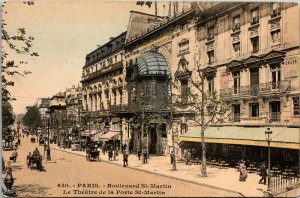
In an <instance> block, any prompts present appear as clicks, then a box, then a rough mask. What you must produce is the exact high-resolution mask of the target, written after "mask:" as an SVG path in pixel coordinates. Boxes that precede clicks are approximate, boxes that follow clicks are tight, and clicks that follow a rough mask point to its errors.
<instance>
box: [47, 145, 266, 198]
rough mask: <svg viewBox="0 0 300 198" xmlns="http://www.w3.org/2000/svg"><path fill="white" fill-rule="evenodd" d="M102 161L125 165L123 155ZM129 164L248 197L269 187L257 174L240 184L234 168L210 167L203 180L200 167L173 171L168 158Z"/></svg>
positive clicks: (131, 160)
mask: <svg viewBox="0 0 300 198" xmlns="http://www.w3.org/2000/svg"><path fill="white" fill-rule="evenodd" d="M52 148H53V149H56V150H61V151H65V152H68V153H73V154H77V155H80V156H84V157H85V152H82V151H72V150H71V149H61V148H59V147H57V146H52ZM101 160H102V161H105V162H108V163H112V164H116V165H120V166H122V165H123V158H122V154H119V156H118V159H117V161H108V156H107V153H106V155H103V154H102V153H101ZM128 164H129V166H128V167H129V168H134V169H138V170H142V171H146V172H150V173H155V174H159V175H164V176H167V177H172V178H175V179H180V180H185V181H188V182H192V183H197V184H201V185H206V186H213V187H216V188H221V189H227V190H229V191H233V192H238V193H240V195H243V196H246V197H263V195H264V194H263V191H266V190H267V185H263V184H258V181H259V179H260V177H259V175H257V174H255V173H249V174H248V178H247V181H245V182H240V181H239V179H238V178H239V173H238V172H237V171H236V170H235V169H234V168H228V169H219V168H213V167H209V166H208V167H207V173H208V177H206V178H203V177H201V176H200V166H199V165H191V166H189V165H185V164H184V163H177V164H176V166H177V170H176V171H172V170H171V165H170V157H168V156H150V159H148V164H143V165H142V161H139V160H138V158H137V156H136V155H134V154H131V155H129V157H128Z"/></svg>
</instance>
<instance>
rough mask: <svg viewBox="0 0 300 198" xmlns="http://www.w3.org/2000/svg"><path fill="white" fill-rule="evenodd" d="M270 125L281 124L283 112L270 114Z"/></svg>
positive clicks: (268, 115) (268, 114) (268, 119)
mask: <svg viewBox="0 0 300 198" xmlns="http://www.w3.org/2000/svg"><path fill="white" fill-rule="evenodd" d="M266 121H267V122H268V123H272V122H280V121H281V112H269V113H267V120H266Z"/></svg>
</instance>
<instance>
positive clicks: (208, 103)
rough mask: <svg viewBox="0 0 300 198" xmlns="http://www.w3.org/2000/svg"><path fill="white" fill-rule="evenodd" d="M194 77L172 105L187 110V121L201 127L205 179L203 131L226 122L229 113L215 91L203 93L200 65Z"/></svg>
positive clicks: (202, 170) (202, 167) (202, 75)
mask: <svg viewBox="0 0 300 198" xmlns="http://www.w3.org/2000/svg"><path fill="white" fill-rule="evenodd" d="M195 77H196V78H194V79H191V85H192V86H189V87H188V88H187V89H186V90H183V91H184V93H183V95H181V96H178V95H177V97H178V98H179V99H181V101H178V100H177V102H176V103H175V104H174V105H175V106H176V107H177V108H179V109H185V110H186V109H188V110H189V111H190V114H188V115H187V119H190V120H193V121H194V122H196V123H197V124H198V125H200V126H201V147H202V151H201V152H202V163H201V164H202V166H201V175H202V177H207V172H206V144H205V130H206V129H208V128H209V127H211V126H212V125H214V124H216V123H220V122H223V121H224V120H226V119H227V118H228V117H229V116H230V115H231V112H229V109H228V108H227V107H226V105H224V104H223V103H222V101H221V100H220V99H219V98H218V94H217V92H216V91H212V92H210V93H207V92H205V89H204V79H205V71H204V70H203V69H201V68H200V65H196V75H195ZM197 79H199V80H197ZM177 88H178V87H177ZM185 96H187V98H188V99H189V101H188V102H186V101H184V100H182V99H183V98H185Z"/></svg>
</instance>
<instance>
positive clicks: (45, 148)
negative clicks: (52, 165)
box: [43, 142, 47, 159]
mask: <svg viewBox="0 0 300 198" xmlns="http://www.w3.org/2000/svg"><path fill="white" fill-rule="evenodd" d="M46 150H47V145H46V142H45V143H44V154H43V159H45V152H46Z"/></svg>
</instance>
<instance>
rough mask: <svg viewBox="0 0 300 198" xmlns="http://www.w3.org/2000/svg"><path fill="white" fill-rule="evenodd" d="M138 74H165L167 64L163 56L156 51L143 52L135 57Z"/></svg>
mask: <svg viewBox="0 0 300 198" xmlns="http://www.w3.org/2000/svg"><path fill="white" fill-rule="evenodd" d="M137 64H138V74H139V75H162V74H167V71H168V65H167V61H166V59H165V57H164V56H163V55H161V54H159V53H157V52H151V51H149V52H145V53H143V54H141V55H140V56H139V57H138V58H137Z"/></svg>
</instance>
